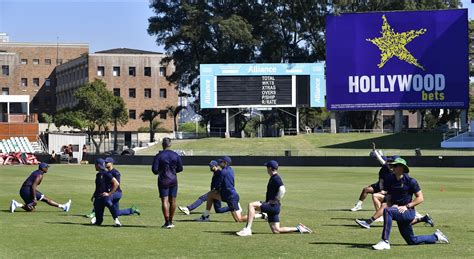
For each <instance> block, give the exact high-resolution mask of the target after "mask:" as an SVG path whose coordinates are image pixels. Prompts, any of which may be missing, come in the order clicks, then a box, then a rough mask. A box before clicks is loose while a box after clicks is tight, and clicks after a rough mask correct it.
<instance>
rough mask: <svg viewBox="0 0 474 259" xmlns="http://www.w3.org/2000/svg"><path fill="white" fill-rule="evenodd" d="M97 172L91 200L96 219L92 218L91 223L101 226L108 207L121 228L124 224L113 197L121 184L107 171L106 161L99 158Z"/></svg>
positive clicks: (96, 166)
mask: <svg viewBox="0 0 474 259" xmlns="http://www.w3.org/2000/svg"><path fill="white" fill-rule="evenodd" d="M95 170H96V171H97V174H96V176H95V191H94V193H93V194H92V198H91V201H93V202H94V212H95V217H94V218H92V220H91V223H92V224H95V225H101V224H102V222H103V221H104V209H105V207H107V208H108V209H109V211H110V214H112V218H113V219H114V222H115V226H116V227H120V226H122V224H121V223H120V221H119V219H118V217H117V214H116V211H115V209H114V207H113V204H112V195H113V194H114V193H115V192H116V191H117V189H118V187H119V182H118V181H117V179H115V178H114V177H113V176H112V174H111V173H109V172H107V170H106V169H105V161H104V159H102V158H98V159H97V160H96V161H95Z"/></svg>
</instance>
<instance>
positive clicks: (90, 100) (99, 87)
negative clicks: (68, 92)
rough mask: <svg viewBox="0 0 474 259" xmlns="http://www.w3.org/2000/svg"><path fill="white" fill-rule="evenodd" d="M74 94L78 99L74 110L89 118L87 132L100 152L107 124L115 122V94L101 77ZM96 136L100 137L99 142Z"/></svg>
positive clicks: (97, 151)
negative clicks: (113, 111)
mask: <svg viewBox="0 0 474 259" xmlns="http://www.w3.org/2000/svg"><path fill="white" fill-rule="evenodd" d="M74 95H75V97H76V99H77V101H78V103H77V106H76V107H75V108H74V110H75V111H76V112H78V113H79V114H80V115H81V116H82V118H84V119H85V120H87V123H86V125H87V134H88V135H89V137H90V139H91V140H92V142H93V144H94V146H95V148H96V153H99V152H100V147H101V145H102V143H103V142H104V135H105V132H106V128H107V125H108V124H109V123H112V122H113V120H112V108H113V107H114V103H115V101H114V100H115V96H114V95H113V94H112V92H110V91H108V90H107V87H106V84H105V83H104V82H103V81H101V80H99V79H95V80H94V81H93V82H91V83H88V84H85V85H83V86H81V87H80V88H79V89H77V91H76V92H75V94H74ZM95 136H97V137H98V138H99V141H98V142H97V141H96V139H95Z"/></svg>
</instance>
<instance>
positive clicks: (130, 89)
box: [128, 88, 137, 98]
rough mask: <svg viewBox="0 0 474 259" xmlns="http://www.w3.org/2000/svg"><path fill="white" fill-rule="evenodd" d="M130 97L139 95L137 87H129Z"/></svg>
mask: <svg viewBox="0 0 474 259" xmlns="http://www.w3.org/2000/svg"><path fill="white" fill-rule="evenodd" d="M128 97H130V98H135V97H137V94H136V91H135V88H129V89H128Z"/></svg>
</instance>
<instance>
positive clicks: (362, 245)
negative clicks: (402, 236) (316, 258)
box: [309, 242, 403, 250]
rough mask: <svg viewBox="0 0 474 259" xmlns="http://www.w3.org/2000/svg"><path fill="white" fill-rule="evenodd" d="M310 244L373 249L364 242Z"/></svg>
mask: <svg viewBox="0 0 474 259" xmlns="http://www.w3.org/2000/svg"><path fill="white" fill-rule="evenodd" d="M309 244H310V245H342V246H348V247H350V248H362V249H370V250H373V248H372V246H373V245H374V244H364V243H350V242H347V243H344V242H310V243H309ZM390 245H391V246H403V245H402V244H390Z"/></svg>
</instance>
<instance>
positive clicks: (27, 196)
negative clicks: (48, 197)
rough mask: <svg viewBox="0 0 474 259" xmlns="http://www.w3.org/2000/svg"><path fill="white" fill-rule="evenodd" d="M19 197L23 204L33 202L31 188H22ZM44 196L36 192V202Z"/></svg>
mask: <svg viewBox="0 0 474 259" xmlns="http://www.w3.org/2000/svg"><path fill="white" fill-rule="evenodd" d="M20 196H21V198H22V199H23V201H24V202H25V204H30V203H32V202H33V193H32V192H31V186H27V187H22V188H21V189H20ZM43 197H44V195H43V194H42V193H41V192H40V191H36V200H37V201H40V200H42V199H43Z"/></svg>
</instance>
